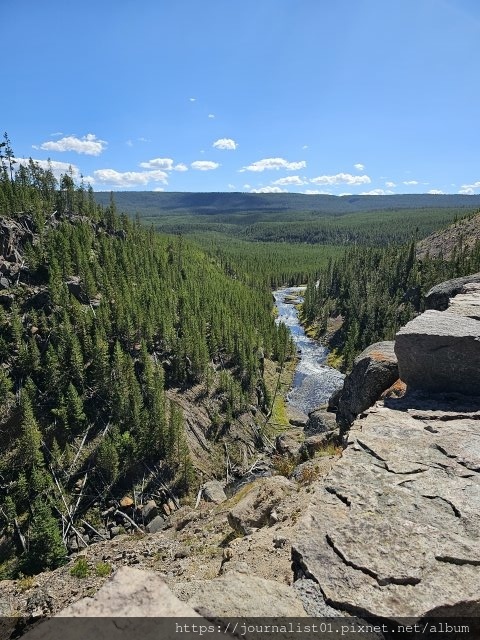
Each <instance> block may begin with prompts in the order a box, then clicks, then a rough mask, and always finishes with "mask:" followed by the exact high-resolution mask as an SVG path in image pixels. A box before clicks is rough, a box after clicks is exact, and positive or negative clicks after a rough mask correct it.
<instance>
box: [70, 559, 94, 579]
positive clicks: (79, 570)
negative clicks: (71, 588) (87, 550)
mask: <svg viewBox="0 0 480 640" xmlns="http://www.w3.org/2000/svg"><path fill="white" fill-rule="evenodd" d="M89 573H90V567H89V566H88V562H87V559H86V558H77V560H76V561H75V564H74V565H73V567H72V568H71V569H70V575H72V576H74V577H75V578H86V577H87V576H88V574H89Z"/></svg>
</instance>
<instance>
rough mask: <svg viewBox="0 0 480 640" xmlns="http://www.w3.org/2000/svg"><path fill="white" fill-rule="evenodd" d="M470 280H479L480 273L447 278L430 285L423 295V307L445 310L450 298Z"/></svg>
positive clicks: (459, 291) (460, 290)
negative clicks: (451, 278) (432, 285)
mask: <svg viewBox="0 0 480 640" xmlns="http://www.w3.org/2000/svg"><path fill="white" fill-rule="evenodd" d="M471 282H480V273H474V274H472V275H470V276H463V277H462V278H454V279H453V280H447V281H446V282H441V283H440V284H437V285H435V286H434V287H432V288H431V289H430V290H429V291H428V292H427V293H426V295H425V308H426V309H435V310H436V311H445V309H446V308H447V307H448V304H449V300H450V298H453V297H455V296H456V295H457V294H458V293H461V292H462V289H463V286H464V285H465V284H467V283H471Z"/></svg>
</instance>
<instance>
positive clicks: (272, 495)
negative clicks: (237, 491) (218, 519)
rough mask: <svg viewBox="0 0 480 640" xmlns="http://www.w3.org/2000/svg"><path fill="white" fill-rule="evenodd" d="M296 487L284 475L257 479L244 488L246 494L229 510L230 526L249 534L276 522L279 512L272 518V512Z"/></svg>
mask: <svg viewBox="0 0 480 640" xmlns="http://www.w3.org/2000/svg"><path fill="white" fill-rule="evenodd" d="M294 489H295V485H294V484H293V483H292V482H290V481H289V480H287V478H285V477H284V476H273V477H272V478H259V479H258V480H255V482H252V483H251V484H250V485H247V486H246V487H244V488H243V489H242V493H244V494H245V495H244V496H243V497H242V498H241V499H240V501H239V502H238V503H237V504H236V505H235V506H234V507H233V508H232V509H231V510H230V511H229V512H228V522H229V524H230V526H231V527H232V529H234V530H235V531H237V532H238V533H241V534H243V535H249V534H250V533H253V532H254V531H255V530H256V529H259V528H260V527H264V526H268V525H272V524H274V523H275V521H276V520H277V518H278V514H277V515H276V516H275V517H273V518H272V513H273V512H274V511H275V509H276V507H277V506H278V505H279V504H280V502H281V501H282V499H283V498H284V497H285V495H286V494H287V493H290V492H292V491H294Z"/></svg>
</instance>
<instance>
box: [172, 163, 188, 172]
mask: <svg viewBox="0 0 480 640" xmlns="http://www.w3.org/2000/svg"><path fill="white" fill-rule="evenodd" d="M173 170H174V171H188V167H187V165H186V164H183V162H179V163H178V164H176V165H175V166H174V167H173Z"/></svg>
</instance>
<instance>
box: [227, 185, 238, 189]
mask: <svg viewBox="0 0 480 640" xmlns="http://www.w3.org/2000/svg"><path fill="white" fill-rule="evenodd" d="M227 187H228V188H229V189H236V187H235V185H234V184H228V185H227Z"/></svg>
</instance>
